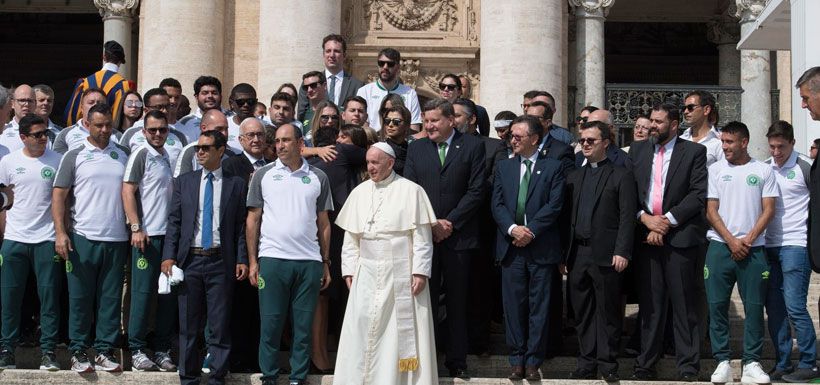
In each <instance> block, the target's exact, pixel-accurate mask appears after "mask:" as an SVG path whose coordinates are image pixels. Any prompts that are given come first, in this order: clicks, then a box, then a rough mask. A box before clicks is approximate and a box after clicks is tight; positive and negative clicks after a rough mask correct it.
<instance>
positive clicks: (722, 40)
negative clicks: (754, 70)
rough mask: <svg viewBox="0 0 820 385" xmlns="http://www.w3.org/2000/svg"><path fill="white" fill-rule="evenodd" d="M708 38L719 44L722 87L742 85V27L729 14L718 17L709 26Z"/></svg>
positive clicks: (720, 81) (719, 82)
mask: <svg viewBox="0 0 820 385" xmlns="http://www.w3.org/2000/svg"><path fill="white" fill-rule="evenodd" d="M706 37H707V39H709V41H710V42H712V43H714V44H717V49H718V67H719V81H718V84H720V85H721V86H735V87H736V86H739V85H740V51H739V50H738V49H737V43H738V40H740V25H738V23H737V19H736V18H735V17H733V16H729V15H728V14H725V13H724V14H723V15H720V16H716V17H715V18H713V19H712V20H711V21H710V22H709V23H708V24H707V30H706Z"/></svg>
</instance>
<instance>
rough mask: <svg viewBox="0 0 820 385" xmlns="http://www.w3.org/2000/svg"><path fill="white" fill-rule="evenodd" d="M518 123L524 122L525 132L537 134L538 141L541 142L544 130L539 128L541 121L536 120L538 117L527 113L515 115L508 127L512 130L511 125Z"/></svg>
mask: <svg viewBox="0 0 820 385" xmlns="http://www.w3.org/2000/svg"><path fill="white" fill-rule="evenodd" d="M519 123H524V124H526V125H527V133H528V134H530V135H537V136H538V142H539V143H540V142H541V139H543V138H544V131H543V129H542V128H541V121H540V120H538V118H536V117H534V116H529V115H520V116H516V117H515V119H513V120H512V122H510V129H511V130H512V126H513V125H516V124H519Z"/></svg>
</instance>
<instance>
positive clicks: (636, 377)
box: [629, 370, 658, 381]
mask: <svg viewBox="0 0 820 385" xmlns="http://www.w3.org/2000/svg"><path fill="white" fill-rule="evenodd" d="M629 379H630V380H632V381H655V380H657V379H658V376H656V375H655V373H652V372H650V371H647V370H636V371H634V372H632V376H630V377H629Z"/></svg>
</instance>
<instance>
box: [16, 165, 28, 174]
mask: <svg viewBox="0 0 820 385" xmlns="http://www.w3.org/2000/svg"><path fill="white" fill-rule="evenodd" d="M14 171H17V175H23V174H25V173H26V168H25V167H17V168H15V169H14Z"/></svg>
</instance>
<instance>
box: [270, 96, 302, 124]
mask: <svg viewBox="0 0 820 385" xmlns="http://www.w3.org/2000/svg"><path fill="white" fill-rule="evenodd" d="M294 108H295V106H294V102H293V96H290V94H288V93H285V92H277V93H275V94H273V96H271V97H270V107H269V108H268V115H267V116H266V117H265V118H264V119H263V120H264V121H265V122H267V123H270V124H271V125H272V126H274V127H280V126H282V125H283V124H288V123H291V124H295V123H299V122H297V121H295V120H294V111H295V110H294Z"/></svg>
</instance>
